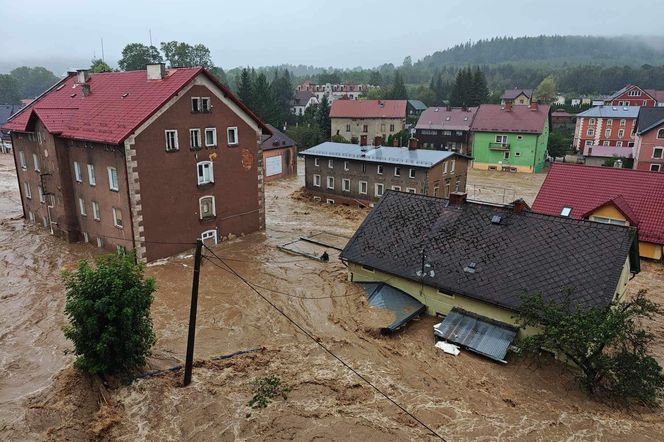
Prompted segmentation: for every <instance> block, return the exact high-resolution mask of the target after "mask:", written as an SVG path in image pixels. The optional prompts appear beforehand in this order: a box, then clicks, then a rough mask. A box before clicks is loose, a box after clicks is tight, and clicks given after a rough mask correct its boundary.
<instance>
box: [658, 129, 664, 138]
mask: <svg viewBox="0 0 664 442" xmlns="http://www.w3.org/2000/svg"><path fill="white" fill-rule="evenodd" d="M657 138H658V139H660V140H662V139H664V129H659V130H658V131H657Z"/></svg>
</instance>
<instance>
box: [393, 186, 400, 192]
mask: <svg viewBox="0 0 664 442" xmlns="http://www.w3.org/2000/svg"><path fill="white" fill-rule="evenodd" d="M392 190H396V191H397V192H401V186H392Z"/></svg>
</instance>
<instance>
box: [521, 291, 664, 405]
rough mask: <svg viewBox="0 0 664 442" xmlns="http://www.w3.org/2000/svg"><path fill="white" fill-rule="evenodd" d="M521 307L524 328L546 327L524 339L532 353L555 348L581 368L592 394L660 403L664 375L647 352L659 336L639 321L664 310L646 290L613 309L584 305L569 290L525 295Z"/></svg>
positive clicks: (646, 402)
mask: <svg viewBox="0 0 664 442" xmlns="http://www.w3.org/2000/svg"><path fill="white" fill-rule="evenodd" d="M518 311H519V316H518V323H519V326H520V327H521V328H526V327H536V328H539V329H540V330H541V332H540V333H539V334H536V335H533V336H529V337H527V338H525V339H524V340H523V341H522V343H521V347H522V348H523V349H524V350H526V351H531V352H538V351H539V350H540V349H542V348H545V349H549V350H553V351H556V352H557V353H558V354H559V355H561V356H563V357H564V358H566V359H567V360H568V361H569V362H570V363H573V364H574V365H575V366H576V367H578V369H579V370H580V371H581V374H580V381H581V385H582V386H583V388H584V389H585V390H586V391H587V392H588V393H589V394H604V395H606V396H607V397H609V398H611V399H614V400H617V401H620V402H621V403H634V402H636V403H641V404H645V405H649V406H655V405H657V403H658V400H659V399H660V398H661V397H662V394H663V393H664V374H662V367H660V366H659V364H658V363H657V361H656V360H655V359H654V358H653V357H651V356H650V355H649V354H648V346H649V345H650V344H651V343H652V341H653V339H654V335H653V334H652V333H649V332H647V331H645V330H643V329H642V328H641V327H640V325H639V324H640V321H641V320H643V319H652V318H654V317H655V316H656V315H659V314H661V313H662V310H661V308H660V306H659V305H658V304H655V303H653V302H652V301H650V300H648V298H647V297H646V292H645V291H643V290H641V291H639V292H638V293H637V294H636V295H635V296H634V297H633V298H632V299H629V300H625V301H618V300H616V301H613V302H611V304H610V305H609V306H608V307H583V306H580V305H578V304H576V303H574V301H573V299H572V290H570V289H567V290H565V291H564V296H563V297H562V299H561V300H559V301H548V300H545V299H544V298H543V297H542V295H541V294H535V295H530V296H525V297H524V298H523V302H522V304H521V306H520V307H519V310H518Z"/></svg>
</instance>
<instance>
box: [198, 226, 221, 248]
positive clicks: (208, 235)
mask: <svg viewBox="0 0 664 442" xmlns="http://www.w3.org/2000/svg"><path fill="white" fill-rule="evenodd" d="M208 239H214V243H215V244H217V242H218V239H217V230H216V229H211V230H206V231H204V232H201V240H202V241H205V240H208Z"/></svg>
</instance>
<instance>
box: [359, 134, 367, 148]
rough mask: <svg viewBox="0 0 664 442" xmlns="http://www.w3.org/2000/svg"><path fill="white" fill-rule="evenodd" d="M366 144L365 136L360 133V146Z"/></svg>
mask: <svg viewBox="0 0 664 442" xmlns="http://www.w3.org/2000/svg"><path fill="white" fill-rule="evenodd" d="M366 145H367V136H366V135H360V146H366Z"/></svg>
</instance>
